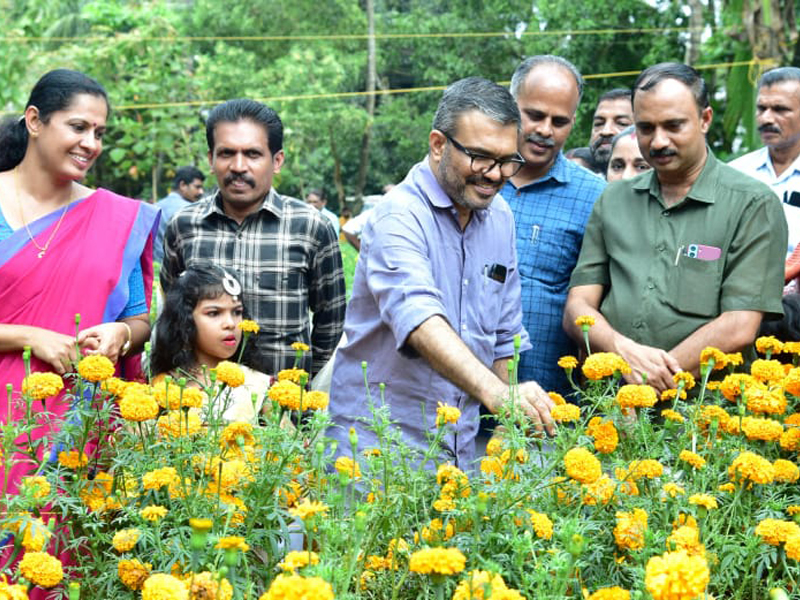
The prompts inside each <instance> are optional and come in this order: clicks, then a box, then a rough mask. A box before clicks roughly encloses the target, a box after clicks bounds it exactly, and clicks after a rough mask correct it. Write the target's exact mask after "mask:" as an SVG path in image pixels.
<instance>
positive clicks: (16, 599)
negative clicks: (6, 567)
mask: <svg viewBox="0 0 800 600" xmlns="http://www.w3.org/2000/svg"><path fill="white" fill-rule="evenodd" d="M0 598H2V600H28V589H27V587H26V586H23V585H21V584H11V583H8V581H7V580H6V576H5V575H0Z"/></svg>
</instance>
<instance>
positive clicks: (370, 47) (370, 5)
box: [355, 0, 377, 202]
mask: <svg viewBox="0 0 800 600" xmlns="http://www.w3.org/2000/svg"><path fill="white" fill-rule="evenodd" d="M367 30H368V37H367V90H366V91H367V123H366V125H365V126H364V135H363V136H362V137H361V153H360V157H359V162H358V177H357V178H356V189H355V196H356V202H359V201H360V200H361V196H363V195H364V187H365V186H366V184H367V169H368V167H369V142H370V138H371V137H372V121H373V119H374V117H375V80H376V79H377V74H376V67H375V58H376V49H375V5H374V2H373V0H367Z"/></svg>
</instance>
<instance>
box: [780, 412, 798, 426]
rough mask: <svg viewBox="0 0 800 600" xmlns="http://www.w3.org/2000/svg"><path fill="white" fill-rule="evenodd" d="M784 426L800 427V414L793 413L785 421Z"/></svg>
mask: <svg viewBox="0 0 800 600" xmlns="http://www.w3.org/2000/svg"><path fill="white" fill-rule="evenodd" d="M783 424H784V425H794V426H800V413H792V414H791V415H787V416H786V417H784V419H783Z"/></svg>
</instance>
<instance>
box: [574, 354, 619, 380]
mask: <svg viewBox="0 0 800 600" xmlns="http://www.w3.org/2000/svg"><path fill="white" fill-rule="evenodd" d="M582 370H583V374H584V375H586V377H588V378H589V379H591V380H593V381H599V380H600V379H603V378H604V377H611V376H612V375H613V374H614V373H615V372H618V373H620V374H621V375H626V374H628V373H630V372H631V367H630V365H629V364H628V363H627V362H625V360H624V359H623V358H622V357H621V356H620V355H618V354H614V353H613V352H595V353H594V354H590V355H589V356H588V357H587V358H586V361H585V362H584V363H583V368H582Z"/></svg>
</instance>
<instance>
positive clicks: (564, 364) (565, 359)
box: [558, 356, 578, 371]
mask: <svg viewBox="0 0 800 600" xmlns="http://www.w3.org/2000/svg"><path fill="white" fill-rule="evenodd" d="M558 366H559V367H561V368H562V369H564V370H567V371H571V370H572V369H574V368H575V367H577V366H578V359H577V358H575V357H574V356H562V357H561V358H559V359H558Z"/></svg>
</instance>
